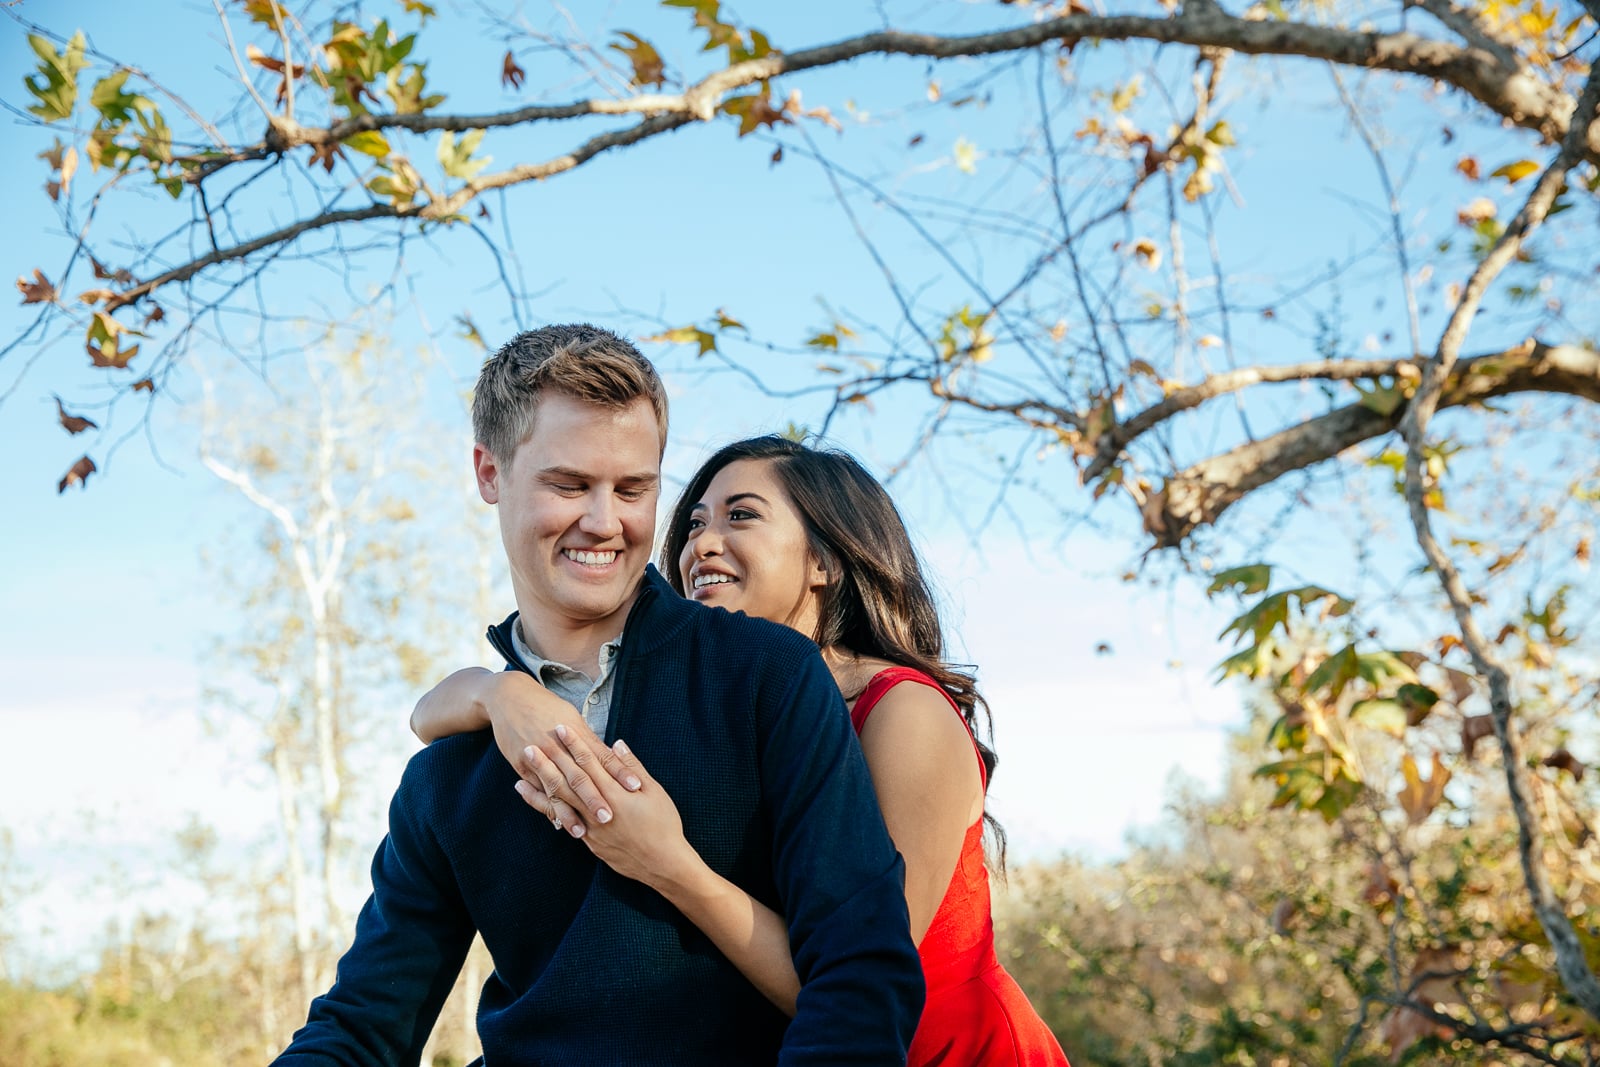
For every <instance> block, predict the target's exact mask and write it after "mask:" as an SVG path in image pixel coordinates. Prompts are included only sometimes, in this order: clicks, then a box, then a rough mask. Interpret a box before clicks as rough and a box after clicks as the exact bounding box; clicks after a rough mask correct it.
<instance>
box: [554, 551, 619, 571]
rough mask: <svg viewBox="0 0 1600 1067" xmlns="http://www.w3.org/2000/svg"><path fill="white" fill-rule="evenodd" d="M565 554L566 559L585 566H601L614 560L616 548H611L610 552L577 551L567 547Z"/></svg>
mask: <svg viewBox="0 0 1600 1067" xmlns="http://www.w3.org/2000/svg"><path fill="white" fill-rule="evenodd" d="M566 555H567V558H568V559H570V560H573V561H574V562H577V563H582V564H583V565H585V566H587V567H603V566H605V565H606V564H608V563H612V562H614V561H615V560H616V558H617V552H616V549H612V550H611V551H610V552H579V551H577V550H576V549H571V548H569V549H567V550H566Z"/></svg>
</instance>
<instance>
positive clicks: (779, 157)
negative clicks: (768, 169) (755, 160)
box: [767, 145, 783, 167]
mask: <svg viewBox="0 0 1600 1067" xmlns="http://www.w3.org/2000/svg"><path fill="white" fill-rule="evenodd" d="M767 162H768V164H769V165H770V166H774V167H776V166H777V165H778V164H779V163H782V162H783V145H779V146H778V147H777V148H774V149H773V150H772V158H771V159H769V160H768V161H767Z"/></svg>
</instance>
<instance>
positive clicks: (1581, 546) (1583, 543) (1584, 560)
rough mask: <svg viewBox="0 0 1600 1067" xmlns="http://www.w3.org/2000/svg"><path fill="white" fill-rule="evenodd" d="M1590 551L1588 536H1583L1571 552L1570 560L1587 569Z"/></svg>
mask: <svg viewBox="0 0 1600 1067" xmlns="http://www.w3.org/2000/svg"><path fill="white" fill-rule="evenodd" d="M1590 551H1591V549H1590V547H1589V536H1588V535H1587V534H1585V535H1584V536H1582V537H1580V538H1578V545H1577V547H1576V548H1574V549H1573V550H1572V558H1573V559H1575V560H1577V561H1578V562H1579V563H1581V564H1583V565H1584V566H1586V567H1587V566H1588V565H1589V554H1590Z"/></svg>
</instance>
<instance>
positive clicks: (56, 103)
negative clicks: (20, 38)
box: [23, 30, 89, 122]
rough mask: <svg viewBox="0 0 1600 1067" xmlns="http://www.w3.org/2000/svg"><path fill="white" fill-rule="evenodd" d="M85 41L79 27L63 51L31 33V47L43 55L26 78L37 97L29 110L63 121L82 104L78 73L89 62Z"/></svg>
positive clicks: (34, 113)
mask: <svg viewBox="0 0 1600 1067" xmlns="http://www.w3.org/2000/svg"><path fill="white" fill-rule="evenodd" d="M84 45H85V40H84V36H83V31H82V30H79V31H78V32H77V33H74V34H73V35H72V39H71V40H69V41H68V42H67V47H66V48H65V49H63V50H61V51H57V50H56V46H55V45H53V44H51V43H50V42H49V41H48V40H46V39H45V38H43V37H40V36H39V35H38V34H33V33H30V34H28V47H30V48H32V49H33V53H34V55H36V56H38V57H39V66H38V68H37V70H36V72H35V73H33V74H30V75H28V76H27V77H26V78H24V79H23V85H25V86H26V87H27V89H28V92H29V94H31V95H32V96H33V98H34V101H35V102H34V103H32V104H29V105H28V113H29V114H31V115H37V116H38V117H39V118H41V119H43V120H44V121H46V122H61V121H62V120H64V119H67V118H70V117H71V116H72V111H73V108H75V107H77V104H78V72H79V71H81V70H83V68H84V67H86V66H88V65H89V61H88V60H87V59H85V58H84V55H83V50H84Z"/></svg>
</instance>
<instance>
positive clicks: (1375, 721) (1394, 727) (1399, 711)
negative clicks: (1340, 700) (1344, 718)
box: [1350, 697, 1406, 737]
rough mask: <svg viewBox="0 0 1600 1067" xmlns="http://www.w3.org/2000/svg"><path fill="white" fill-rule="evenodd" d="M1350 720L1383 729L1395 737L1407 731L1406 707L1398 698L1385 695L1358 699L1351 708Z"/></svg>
mask: <svg viewBox="0 0 1600 1067" xmlns="http://www.w3.org/2000/svg"><path fill="white" fill-rule="evenodd" d="M1350 721H1351V722H1356V723H1360V724H1361V725H1362V726H1366V727H1370V728H1371V729H1374V730H1382V731H1383V732H1384V733H1386V734H1390V735H1392V736H1394V737H1403V736H1405V732H1406V709H1405V707H1404V705H1402V704H1401V703H1400V702H1399V701H1398V700H1389V699H1387V698H1384V697H1377V698H1374V699H1372V700H1358V701H1356V702H1355V704H1354V705H1352V706H1351V708H1350Z"/></svg>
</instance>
